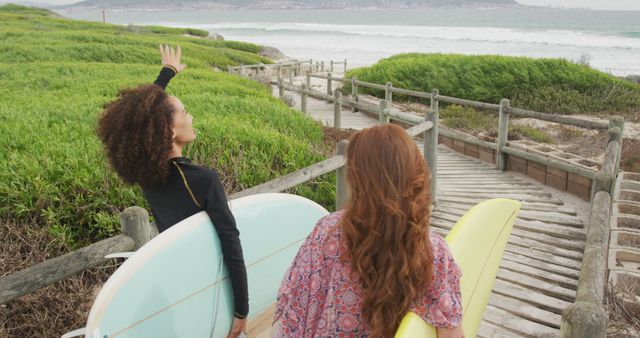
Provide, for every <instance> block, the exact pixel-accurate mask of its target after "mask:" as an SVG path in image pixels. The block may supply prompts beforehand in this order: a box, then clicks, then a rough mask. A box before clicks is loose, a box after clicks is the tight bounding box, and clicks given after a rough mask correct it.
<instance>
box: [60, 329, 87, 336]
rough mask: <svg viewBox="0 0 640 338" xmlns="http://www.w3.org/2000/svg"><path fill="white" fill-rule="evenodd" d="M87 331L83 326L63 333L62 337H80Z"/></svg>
mask: <svg viewBox="0 0 640 338" xmlns="http://www.w3.org/2000/svg"><path fill="white" fill-rule="evenodd" d="M86 333H87V328H85V327H83V328H81V329H77V330H73V331H71V332H67V333H65V334H63V335H62V337H60V338H72V337H80V336H84V335H85V334H86Z"/></svg>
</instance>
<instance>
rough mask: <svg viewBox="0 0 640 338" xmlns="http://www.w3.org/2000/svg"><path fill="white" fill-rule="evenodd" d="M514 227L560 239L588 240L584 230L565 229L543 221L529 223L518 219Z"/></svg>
mask: <svg viewBox="0 0 640 338" xmlns="http://www.w3.org/2000/svg"><path fill="white" fill-rule="evenodd" d="M514 226H515V227H516V228H518V229H522V230H527V231H532V232H541V233H546V234H549V235H552V236H557V237H560V238H569V239H580V240H584V239H585V238H586V234H585V232H584V230H577V229H575V228H570V227H563V226H560V225H557V224H551V223H545V222H541V221H527V220H523V219H517V220H516V223H515V225H514Z"/></svg>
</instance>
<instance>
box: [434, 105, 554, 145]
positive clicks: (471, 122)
mask: <svg viewBox="0 0 640 338" xmlns="http://www.w3.org/2000/svg"><path fill="white" fill-rule="evenodd" d="M440 118H441V119H442V123H443V124H444V125H445V126H447V127H449V128H454V129H459V130H463V131H465V132H467V133H470V134H473V135H477V134H478V133H480V132H487V134H488V135H497V134H498V119H497V117H496V115H495V113H494V112H491V111H478V110H475V109H473V108H470V107H463V106H459V105H455V104H453V105H449V106H446V107H445V108H443V109H442V110H440ZM522 137H526V138H528V139H531V140H533V141H536V142H540V143H550V144H553V143H556V140H555V139H554V138H553V136H551V135H549V134H547V133H545V132H543V131H541V130H538V129H535V128H534V127H531V126H526V125H514V124H513V123H512V124H510V125H509V139H510V140H511V139H519V138H522Z"/></svg>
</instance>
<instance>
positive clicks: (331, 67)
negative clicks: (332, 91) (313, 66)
mask: <svg viewBox="0 0 640 338" xmlns="http://www.w3.org/2000/svg"><path fill="white" fill-rule="evenodd" d="M329 71H330V72H332V73H333V60H331V66H330V67H329Z"/></svg>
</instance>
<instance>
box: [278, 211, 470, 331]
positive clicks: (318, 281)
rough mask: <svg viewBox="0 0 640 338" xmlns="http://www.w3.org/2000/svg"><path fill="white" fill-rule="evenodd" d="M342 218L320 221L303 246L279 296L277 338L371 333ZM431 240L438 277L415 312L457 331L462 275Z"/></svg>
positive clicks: (436, 237) (339, 214)
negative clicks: (348, 256)
mask: <svg viewBox="0 0 640 338" xmlns="http://www.w3.org/2000/svg"><path fill="white" fill-rule="evenodd" d="M341 217H342V212H336V213H333V214H330V215H327V216H325V217H323V218H322V219H320V220H319V221H318V223H317V224H316V227H315V228H314V230H313V232H312V233H311V235H309V237H307V239H306V240H305V242H304V243H303V244H302V247H301V248H300V250H299V251H298V254H297V256H296V257H295V259H294V261H293V263H292V264H291V267H290V268H289V270H288V271H287V273H286V275H285V277H284V279H283V281H282V285H281V286H280V291H279V292H278V301H277V306H276V313H275V317H274V327H273V329H272V337H305V338H306V337H363V336H367V335H368V331H367V327H366V326H365V322H364V318H362V314H361V304H362V299H361V294H362V292H363V290H362V287H361V286H360V283H359V282H358V281H357V279H354V277H352V274H351V264H349V263H345V262H343V261H342V260H341V259H340V256H341V254H342V252H343V251H344V250H346V249H347V248H346V244H344V241H342V234H341V231H340V227H339V225H338V224H339V221H340V218H341ZM430 239H431V247H432V251H433V257H434V261H433V275H434V277H433V280H432V282H431V285H430V286H429V288H428V290H427V292H426V293H425V294H424V296H422V297H420V298H419V299H417V300H416V301H415V302H414V304H413V305H412V306H411V311H413V312H415V313H416V314H417V315H419V316H420V317H421V318H422V319H424V320H425V321H427V322H428V323H430V324H432V325H433V326H436V327H447V328H452V327H456V326H458V325H459V324H460V322H461V320H462V304H461V300H460V275H461V272H460V269H459V268H458V266H457V265H456V263H455V261H454V260H453V256H451V253H450V252H449V248H448V247H447V244H446V242H445V241H444V240H443V239H442V237H440V235H438V234H436V233H434V232H431V233H430ZM356 278H357V277H356Z"/></svg>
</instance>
